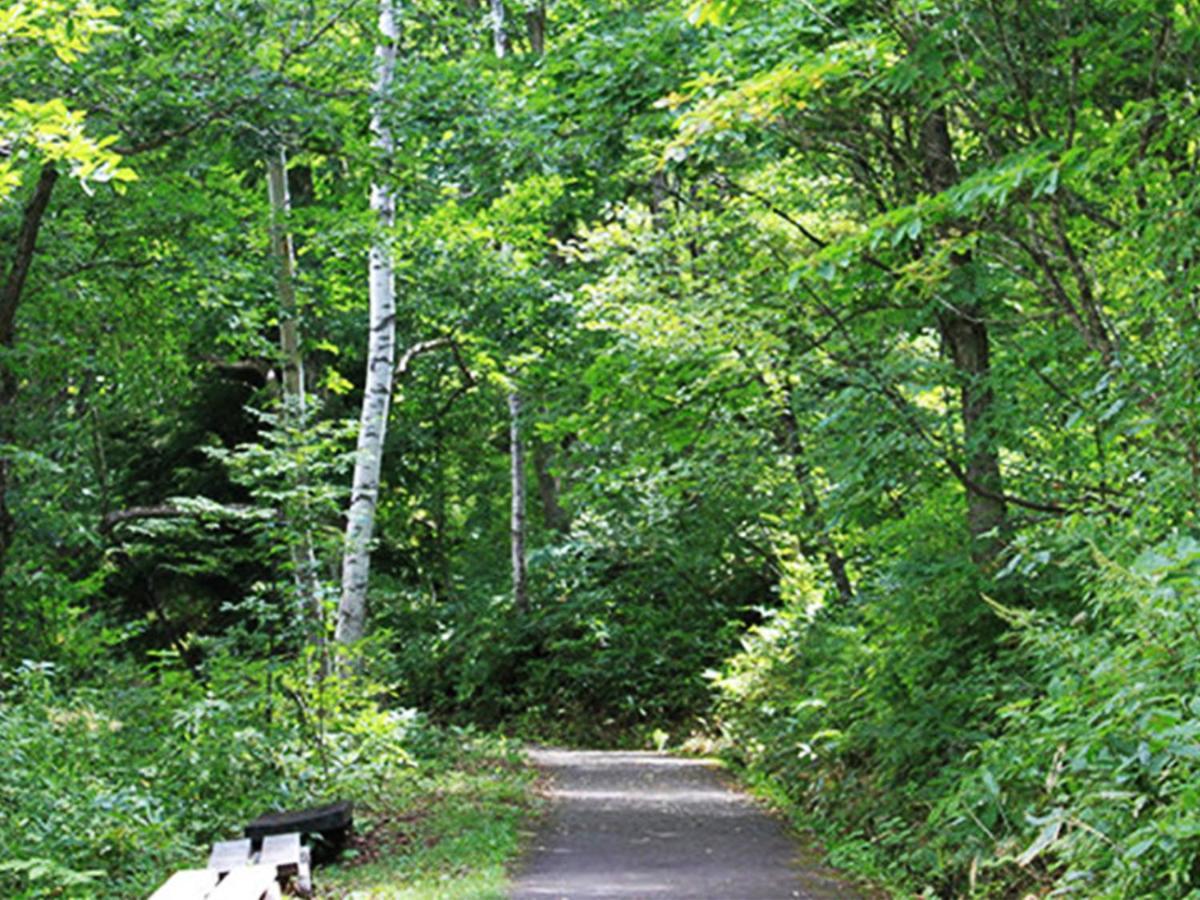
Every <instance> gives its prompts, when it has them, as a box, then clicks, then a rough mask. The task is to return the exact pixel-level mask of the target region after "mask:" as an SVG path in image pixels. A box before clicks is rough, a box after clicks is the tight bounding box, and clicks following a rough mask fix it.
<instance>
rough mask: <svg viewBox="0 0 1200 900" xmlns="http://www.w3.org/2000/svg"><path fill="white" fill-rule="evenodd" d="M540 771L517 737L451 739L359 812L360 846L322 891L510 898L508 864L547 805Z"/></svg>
mask: <svg viewBox="0 0 1200 900" xmlns="http://www.w3.org/2000/svg"><path fill="white" fill-rule="evenodd" d="M449 743H450V742H447V744H449ZM535 777H536V773H535V771H534V770H533V768H532V767H531V766H529V764H528V763H527V762H526V761H525V759H524V757H523V756H522V754H521V750H520V745H519V743H517V742H515V741H510V740H507V739H504V738H501V737H496V736H493V735H477V734H468V735H464V736H463V737H462V738H461V739H460V740H459V741H456V742H454V744H453V745H452V746H446V745H444V746H443V748H441V749H440V751H439V753H438V754H437V755H436V757H434V758H433V759H430V760H427V761H423V762H422V763H421V764H420V766H419V767H418V770H417V771H416V772H414V774H413V777H411V778H407V779H401V780H399V781H398V782H397V783H395V784H394V785H389V786H388V787H387V788H386V789H384V790H383V791H382V792H381V793H380V795H379V797H378V799H377V800H375V801H374V802H373V804H372V806H371V807H369V808H363V807H359V808H358V809H356V812H355V829H356V832H357V834H356V836H355V838H354V840H353V842H352V844H351V846H350V847H349V848H348V849H347V851H346V852H345V853H344V854H343V857H342V859H341V860H339V862H338V864H337V865H333V866H327V867H322V868H319V869H318V870H317V871H316V872H315V873H314V881H315V883H316V888H317V896H318V897H320V898H322V900H352V898H355V900H356V898H374V897H379V898H413V900H417V898H420V900H434V898H437V900H443V898H444V900H467V898H470V900H487V898H501V897H504V896H505V888H506V885H507V882H508V868H509V866H510V865H511V864H512V863H513V862H514V861H515V860H516V858H517V856H518V855H519V853H520V851H521V849H522V835H523V833H525V832H526V831H527V827H528V822H529V820H530V819H531V818H532V817H533V816H534V815H535V814H536V813H537V812H538V809H539V802H538V800H537V798H536V792H535V791H534V789H533V783H534V780H535Z"/></svg>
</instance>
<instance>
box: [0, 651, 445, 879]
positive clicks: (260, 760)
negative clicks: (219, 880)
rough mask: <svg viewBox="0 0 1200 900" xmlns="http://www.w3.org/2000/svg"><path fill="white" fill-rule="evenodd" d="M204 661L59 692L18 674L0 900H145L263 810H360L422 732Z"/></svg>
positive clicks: (257, 664) (5, 743)
mask: <svg viewBox="0 0 1200 900" xmlns="http://www.w3.org/2000/svg"><path fill="white" fill-rule="evenodd" d="M312 684H313V682H312V681H311V680H309V679H308V678H307V677H306V675H305V671H304V668H303V666H302V665H301V664H300V663H295V662H293V663H286V664H285V663H277V664H270V663H268V662H263V661H254V660H248V659H245V658H240V659H239V658H233V657H229V656H215V657H213V658H212V659H211V660H210V661H209V662H208V663H207V664H206V665H205V667H204V669H203V671H201V672H199V673H192V672H189V671H187V670H186V669H181V668H180V667H178V666H177V665H175V664H174V662H171V661H169V662H166V663H164V664H162V665H159V666H157V667H155V668H154V669H153V670H145V669H142V670H138V669H135V668H132V667H129V668H122V669H117V670H114V671H113V672H111V673H110V675H109V677H108V678H107V680H106V681H104V682H103V683H95V684H87V685H81V686H77V685H71V684H68V683H65V681H63V680H60V679H59V678H58V677H57V676H56V673H55V671H54V669H53V667H51V666H49V665H46V664H42V665H39V664H35V663H26V664H24V665H23V666H22V667H21V669H20V670H19V671H18V672H17V673H16V674H15V678H14V680H13V683H12V685H11V687H10V688H9V689H8V690H7V691H6V692H5V693H4V694H3V696H2V697H0V747H2V748H3V764H2V765H0V893H2V894H3V895H4V896H6V897H20V896H43V895H49V894H56V895H58V894H61V895H69V896H95V895H97V894H103V895H106V896H139V895H140V896H144V895H145V894H147V893H149V891H150V890H151V889H152V888H153V886H154V885H155V883H156V882H158V881H160V880H161V879H162V878H163V877H164V875H165V874H166V873H168V872H170V871H172V870H173V869H175V868H179V867H183V866H187V865H195V864H196V863H197V862H198V861H200V860H202V859H203V857H204V854H205V852H206V848H207V845H208V844H209V843H210V842H211V841H213V840H215V839H221V838H225V837H230V836H234V835H237V834H240V832H241V828H242V827H243V826H244V825H245V823H246V822H247V821H249V820H250V819H252V818H254V817H255V816H257V815H258V814H260V813H262V812H264V811H266V810H269V809H277V808H286V807H289V806H298V805H305V804H309V803H315V802H319V801H322V800H327V799H331V798H334V797H350V798H356V799H366V800H369V799H370V798H371V797H372V795H373V792H375V791H378V790H380V789H382V787H383V786H384V785H385V784H386V783H387V782H388V781H390V780H394V779H395V778H397V777H404V776H405V775H406V774H407V773H408V772H409V771H411V769H412V767H413V757H412V756H411V754H410V752H409V749H408V748H409V747H410V746H417V747H419V746H421V745H422V743H423V741H424V742H426V743H427V741H425V739H423V738H422V737H421V736H420V732H421V731H422V730H423V728H424V726H423V724H422V721H421V719H420V718H419V717H417V716H415V715H414V714H412V713H405V712H394V711H387V710H384V709H381V708H380V707H379V706H378V705H377V704H376V702H375V701H374V700H373V699H372V698H373V697H374V696H376V695H377V693H378V689H377V688H376V687H375V686H372V685H370V684H367V683H364V682H362V681H361V680H359V679H353V678H349V677H347V678H339V679H328V680H326V681H325V682H324V683H323V684H321V686H320V687H313V686H312Z"/></svg>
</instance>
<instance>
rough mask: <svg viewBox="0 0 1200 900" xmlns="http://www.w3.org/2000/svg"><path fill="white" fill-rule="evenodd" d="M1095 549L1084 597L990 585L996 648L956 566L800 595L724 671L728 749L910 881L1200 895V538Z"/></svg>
mask: <svg viewBox="0 0 1200 900" xmlns="http://www.w3.org/2000/svg"><path fill="white" fill-rule="evenodd" d="M1075 564H1076V566H1078V568H1079V570H1080V571H1081V576H1080V581H1081V583H1082V585H1083V590H1082V591H1081V592H1080V594H1081V596H1078V598H1077V599H1075V600H1074V602H1073V604H1071V605H1068V604H1067V603H1065V602H1062V601H1060V602H1059V603H1058V604H1057V605H1058V607H1059V608H1055V604H1054V603H1053V602H1051V600H1049V599H1047V600H1045V601H1044V602H1042V603H1040V604H1036V605H1035V604H1033V603H1030V602H1028V598H1026V602H1024V603H1021V602H1020V599H1021V598H1020V597H1019V596H1017V597H1016V599H1013V600H1010V601H1008V602H1007V603H1001V602H999V601H997V600H995V599H993V598H989V597H985V598H983V599H979V598H978V596H977V597H976V598H975V602H976V604H977V608H978V609H979V610H981V611H983V612H985V613H986V614H987V615H990V616H991V617H992V618H993V620H994V622H995V623H996V624H995V628H996V630H997V637H996V638H995V639H994V641H993V642H992V644H991V646H989V645H987V644H985V643H982V642H979V641H968V640H965V639H964V637H963V635H975V634H978V633H979V631H980V628H979V627H978V626H977V627H975V628H972V629H954V628H951V627H949V626H950V625H951V624H952V622H953V619H952V615H953V613H954V611H955V610H956V609H963V608H964V607H965V602H964V600H963V599H962V598H963V597H964V596H965V595H966V593H967V592H966V590H965V587H966V585H965V584H963V583H960V584H959V590H958V591H957V592H954V591H951V590H950V589H951V588H953V587H954V584H953V581H952V579H951V578H950V577H948V574H947V573H945V572H943V573H940V574H937V575H933V576H930V579H929V587H930V590H929V591H928V592H925V593H923V594H921V595H919V596H916V595H912V594H907V593H903V592H899V591H898V592H896V593H895V594H894V595H893V605H892V608H891V609H889V606H888V605H887V604H885V603H884V602H883V601H877V602H876V603H875V604H874V605H873V606H870V607H860V608H857V609H854V608H849V609H843V610H839V611H829V612H827V613H825V614H823V615H818V616H811V615H808V614H806V613H805V611H804V609H803V608H802V607H801V608H798V609H790V610H788V611H785V612H784V613H781V614H780V615H779V616H777V617H775V619H774V620H772V622H771V623H769V625H768V626H765V627H761V628H758V629H755V630H753V631H752V632H751V634H750V635H749V636H748V637H747V639H746V642H745V647H744V650H743V652H742V654H740V655H739V656H738V657H736V658H734V659H733V660H731V662H730V663H729V664H728V665H727V667H726V668H725V670H724V671H723V672H722V673H720V675H719V676H717V678H716V683H717V687H718V689H719V691H720V703H719V706H720V716H721V724H722V728H723V731H724V742H725V752H726V753H727V754H728V755H729V756H730V757H731V758H733V759H734V760H736V761H737V762H738V763H739V764H740V765H742V766H744V767H745V768H746V770H747V771H748V773H749V775H750V778H751V780H752V781H754V782H755V783H756V785H757V787H758V789H759V790H760V792H765V793H767V794H769V795H770V796H771V797H772V798H773V799H774V800H776V801H777V802H778V803H779V804H780V805H782V806H783V807H784V808H786V809H788V810H789V811H790V812H791V814H792V817H793V819H794V821H796V822H797V823H798V824H802V825H804V826H806V827H809V828H811V829H813V830H815V832H816V833H817V836H818V837H819V838H820V839H821V840H822V841H823V842H824V843H825V845H826V846H827V847H828V848H829V854H828V859H829V862H830V863H831V864H832V865H834V866H837V867H838V868H841V869H845V870H848V871H852V872H855V873H857V874H860V875H863V876H865V877H869V878H871V879H873V880H876V881H878V882H880V883H883V884H886V885H887V886H888V887H889V889H891V890H892V891H893V892H894V893H895V894H896V895H898V896H918V895H919V896H923V897H965V896H971V897H1017V896H1020V897H1025V896H1080V897H1105V898H1125V897H1163V898H1170V897H1191V896H1196V892H1197V891H1200V865H1197V859H1200V791H1198V790H1197V784H1198V783H1200V694H1198V693H1197V688H1196V685H1197V674H1198V673H1197V670H1198V668H1200V662H1198V660H1200V543H1197V542H1196V541H1194V540H1192V539H1190V538H1179V539H1174V540H1170V541H1167V542H1165V543H1163V544H1160V545H1159V546H1157V547H1156V548H1154V549H1153V550H1150V551H1146V552H1142V553H1140V554H1136V553H1131V554H1130V559H1129V561H1128V562H1123V563H1120V564H1118V563H1117V562H1114V561H1112V560H1110V559H1107V558H1105V557H1103V556H1101V555H1100V554H1099V553H1098V552H1096V553H1094V554H1093V553H1089V554H1088V555H1087V557H1086V558H1084V559H1082V560H1076V563H1075ZM938 588H941V590H938ZM1014 593H1015V592H1014ZM918 601H919V605H918ZM914 609H920V610H921V611H922V612H923V613H924V618H925V621H926V622H927V623H928V625H929V627H928V628H926V629H924V630H920V629H918V628H917V627H916V626H918V625H919V624H920V622H921V619H920V618H918V617H917V616H916V615H914V614H913V610H914ZM900 612H903V617H902V616H901V615H900V614H898V613H900Z"/></svg>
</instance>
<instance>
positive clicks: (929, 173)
mask: <svg viewBox="0 0 1200 900" xmlns="http://www.w3.org/2000/svg"><path fill="white" fill-rule="evenodd" d="M921 153H922V156H923V160H924V164H925V181H926V184H927V186H928V188H929V190H930V191H931V192H932V193H941V192H942V191H944V190H947V189H948V188H950V187H952V186H953V185H954V184H955V183H957V181H958V164H957V162H956V161H955V158H954V146H953V144H952V142H951V140H950V129H949V124H948V122H947V113H946V110H945V108H944V107H939V108H937V109H935V110H934V111H933V112H931V113H930V114H929V116H928V117H927V118H926V119H925V121H924V123H923V124H922V127H921ZM951 265H952V266H953V267H954V270H955V272H954V274H955V276H956V278H957V279H959V280H960V284H962V286H963V287H965V288H966V289H965V290H962V291H960V292H958V293H959V294H961V298H960V297H955V298H954V299H953V302H951V303H949V304H947V308H946V309H944V310H943V311H942V312H941V313H940V314H939V316H938V325H939V329H940V331H941V334H942V339H943V340H944V341H945V343H946V346H947V348H948V349H949V350H950V358H951V360H952V361H953V363H954V367H955V369H957V371H958V373H959V380H960V382H961V417H962V426H963V444H964V448H965V452H966V466H965V467H964V474H965V476H966V477H965V479H964V482H965V484H966V494H967V531H968V532H969V533H970V535H971V556H972V559H974V560H975V562H976V563H978V564H980V565H987V564H988V563H990V562H991V561H992V560H993V559H994V558H995V557H996V554H997V553H999V551H1000V549H1001V548H1002V546H1003V539H1002V537H1001V532H1002V530H1003V528H1004V524H1005V519H1006V515H1007V509H1006V504H1005V501H1004V480H1003V478H1002V476H1001V473H1000V453H999V449H998V448H997V446H996V440H995V435H994V434H993V430H992V421H991V419H992V408H993V406H994V405H995V394H994V393H993V391H992V387H991V383H990V382H991V378H990V376H991V345H990V339H989V336H988V328H987V323H986V322H985V321H984V316H983V311H982V309H981V308H980V307H979V305H978V303H977V302H976V301H975V300H974V299H962V298H973V297H974V296H975V294H976V291H975V290H974V284H973V283H972V281H973V279H974V278H975V276H976V272H975V262H974V260H973V259H972V257H971V255H970V254H969V253H954V254H952V255H951Z"/></svg>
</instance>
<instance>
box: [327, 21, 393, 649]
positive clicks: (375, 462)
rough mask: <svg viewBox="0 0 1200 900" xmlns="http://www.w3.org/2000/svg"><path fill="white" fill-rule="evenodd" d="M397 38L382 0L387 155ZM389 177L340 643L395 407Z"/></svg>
mask: <svg viewBox="0 0 1200 900" xmlns="http://www.w3.org/2000/svg"><path fill="white" fill-rule="evenodd" d="M397 39H398V29H397V23H396V4H395V2H394V0H380V4H379V36H378V43H377V44H376V46H375V84H374V95H375V100H374V109H373V111H372V114H371V133H372V135H373V143H374V146H375V148H376V149H377V150H378V151H379V156H380V158H381V159H382V160H387V159H388V158H389V157H390V156H391V153H392V150H393V146H394V145H393V140H392V134H391V129H390V128H389V126H388V124H387V119H386V115H385V107H386V103H387V97H388V94H389V91H390V88H391V84H392V78H393V74H394V72H395V67H396V42H397ZM383 180H384V179H382V178H377V179H376V182H375V183H374V184H372V185H371V210H372V211H373V212H374V214H375V217H376V227H377V231H376V234H375V239H374V241H373V243H372V245H371V252H370V257H369V263H370V281H369V299H370V331H369V336H368V347H367V378H366V386H365V388H364V391H363V402H362V415H361V417H360V420H359V426H358V450H357V455H356V458H355V463H354V480H353V485H352V488H351V492H350V508H349V511H348V513H347V516H346V543H345V551H344V556H343V558H342V593H341V598H340V600H339V603H338V615H337V625H336V628H335V630H334V640H335V641H336V642H337V643H339V644H353V643H356V642H357V641H359V640H360V639H361V638H362V636H363V631H364V628H365V625H366V616H367V584H368V579H369V577H370V570H371V537H372V534H373V533H374V529H375V509H376V504H377V502H378V499H379V477H380V467H381V463H382V461H383V442H384V438H385V436H386V435H387V421H388V409H389V407H390V405H391V397H392V377H393V371H392V370H393V366H394V364H395V363H394V361H395V355H396V346H395V345H396V290H395V275H394V272H393V270H392V257H391V246H390V241H389V233H390V231H391V228H392V225H393V224H394V222H395V215H396V210H395V200H394V198H393V196H392V193H391V189H390V188H389V187H388V186H387V185H386V184H384V183H383Z"/></svg>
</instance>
